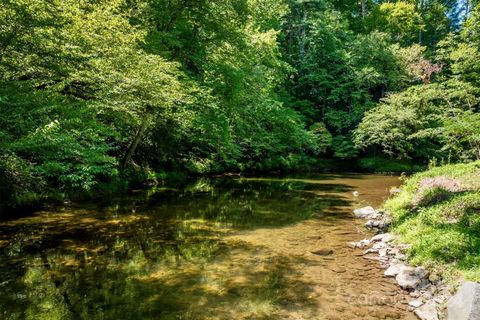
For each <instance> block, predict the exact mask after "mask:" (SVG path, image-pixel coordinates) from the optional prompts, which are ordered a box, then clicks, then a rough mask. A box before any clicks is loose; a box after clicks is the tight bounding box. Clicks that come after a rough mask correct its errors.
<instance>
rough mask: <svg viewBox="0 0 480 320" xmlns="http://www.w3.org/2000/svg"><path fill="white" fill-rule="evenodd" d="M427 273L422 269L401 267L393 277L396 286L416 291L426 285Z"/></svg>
mask: <svg viewBox="0 0 480 320" xmlns="http://www.w3.org/2000/svg"><path fill="white" fill-rule="evenodd" d="M427 275H428V274H427V271H426V270H425V268H423V267H417V268H414V267H407V266H404V267H401V268H399V271H398V274H397V276H396V277H395V280H396V281H397V283H398V285H399V286H400V287H402V288H403V289H416V288H418V287H422V286H425V285H426V284H428V280H427Z"/></svg>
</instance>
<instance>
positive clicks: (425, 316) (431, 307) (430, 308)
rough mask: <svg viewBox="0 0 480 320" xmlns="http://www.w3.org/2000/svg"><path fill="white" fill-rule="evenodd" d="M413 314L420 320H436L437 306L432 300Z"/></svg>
mask: <svg viewBox="0 0 480 320" xmlns="http://www.w3.org/2000/svg"><path fill="white" fill-rule="evenodd" d="M414 313H415V315H416V316H417V317H418V318H419V319H421V320H438V308H437V304H436V303H435V302H434V301H432V300H430V301H428V302H427V303H425V304H424V305H423V306H421V307H419V308H417V309H415V311H414Z"/></svg>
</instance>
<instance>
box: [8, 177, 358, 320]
mask: <svg viewBox="0 0 480 320" xmlns="http://www.w3.org/2000/svg"><path fill="white" fill-rule="evenodd" d="M329 179H330V180H331V179H332V177H330V178H329ZM335 179H337V178H335ZM355 179H359V178H358V177H356V178H355ZM312 181H316V182H311V181H309V180H302V179H287V180H281V179H200V180H198V181H195V182H194V183H192V184H189V185H186V186H177V187H176V188H175V189H166V188H165V189H158V190H151V191H148V192H139V193H136V194H131V195H129V196H128V197H124V198H119V199H113V200H106V201H104V203H101V204H82V205H74V206H72V207H67V208H58V209H57V210H55V211H51V212H39V213H37V214H35V215H33V216H30V217H27V218H22V219H18V220H12V221H8V222H4V223H1V224H0V274H1V281H0V317H1V318H3V319H49V320H50V319H263V318H265V319H276V318H278V319H283V317H282V316H281V314H282V313H280V311H281V310H283V312H285V310H290V311H292V312H294V311H295V310H296V309H301V310H302V314H309V313H312V314H313V313H314V312H315V310H316V307H317V306H315V304H318V303H319V302H318V301H313V300H311V299H309V295H310V294H311V292H312V287H311V286H310V284H309V283H307V282H305V281H304V280H302V278H301V277H300V276H298V272H299V270H298V268H295V266H298V265H301V264H307V263H308V261H306V260H305V258H304V257H302V256H300V255H289V254H286V253H285V254H278V253H276V254H272V253H271V252H270V251H269V250H268V249H267V248H266V247H264V246H262V245H252V244H251V243H247V242H242V241H232V240H227V238H228V235H231V234H235V233H236V232H239V231H242V232H246V231H249V230H256V229H259V228H268V229H272V228H281V227H285V226H288V225H292V224H295V223H298V222H301V221H304V220H307V219H312V218H314V219H322V220H324V221H325V222H326V223H328V222H331V223H332V224H334V223H338V221H341V220H342V219H343V220H345V219H347V220H348V219H351V217H350V216H349V215H345V208H348V207H349V206H350V205H351V201H352V200H351V198H349V197H347V196H346V194H348V193H350V192H351V191H352V190H353V189H354V188H353V187H352V186H351V185H349V184H344V183H341V182H336V181H334V180H333V181H329V182H328V183H318V181H317V180H312ZM257 257H261V259H257ZM283 314H284V313H283Z"/></svg>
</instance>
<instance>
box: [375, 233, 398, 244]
mask: <svg viewBox="0 0 480 320" xmlns="http://www.w3.org/2000/svg"><path fill="white" fill-rule="evenodd" d="M393 239H395V237H394V236H393V235H392V234H390V233H381V234H377V235H376V236H374V237H373V238H372V239H371V240H370V241H372V242H379V241H381V242H390V241H392V240H393Z"/></svg>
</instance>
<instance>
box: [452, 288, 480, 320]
mask: <svg viewBox="0 0 480 320" xmlns="http://www.w3.org/2000/svg"><path fill="white" fill-rule="evenodd" d="M447 314H448V318H447V319H448V320H479V319H480V284H478V283H476V282H464V283H463V284H462V286H461V287H460V289H459V290H458V292H457V294H456V295H454V296H453V297H452V298H451V299H450V300H448V303H447Z"/></svg>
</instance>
